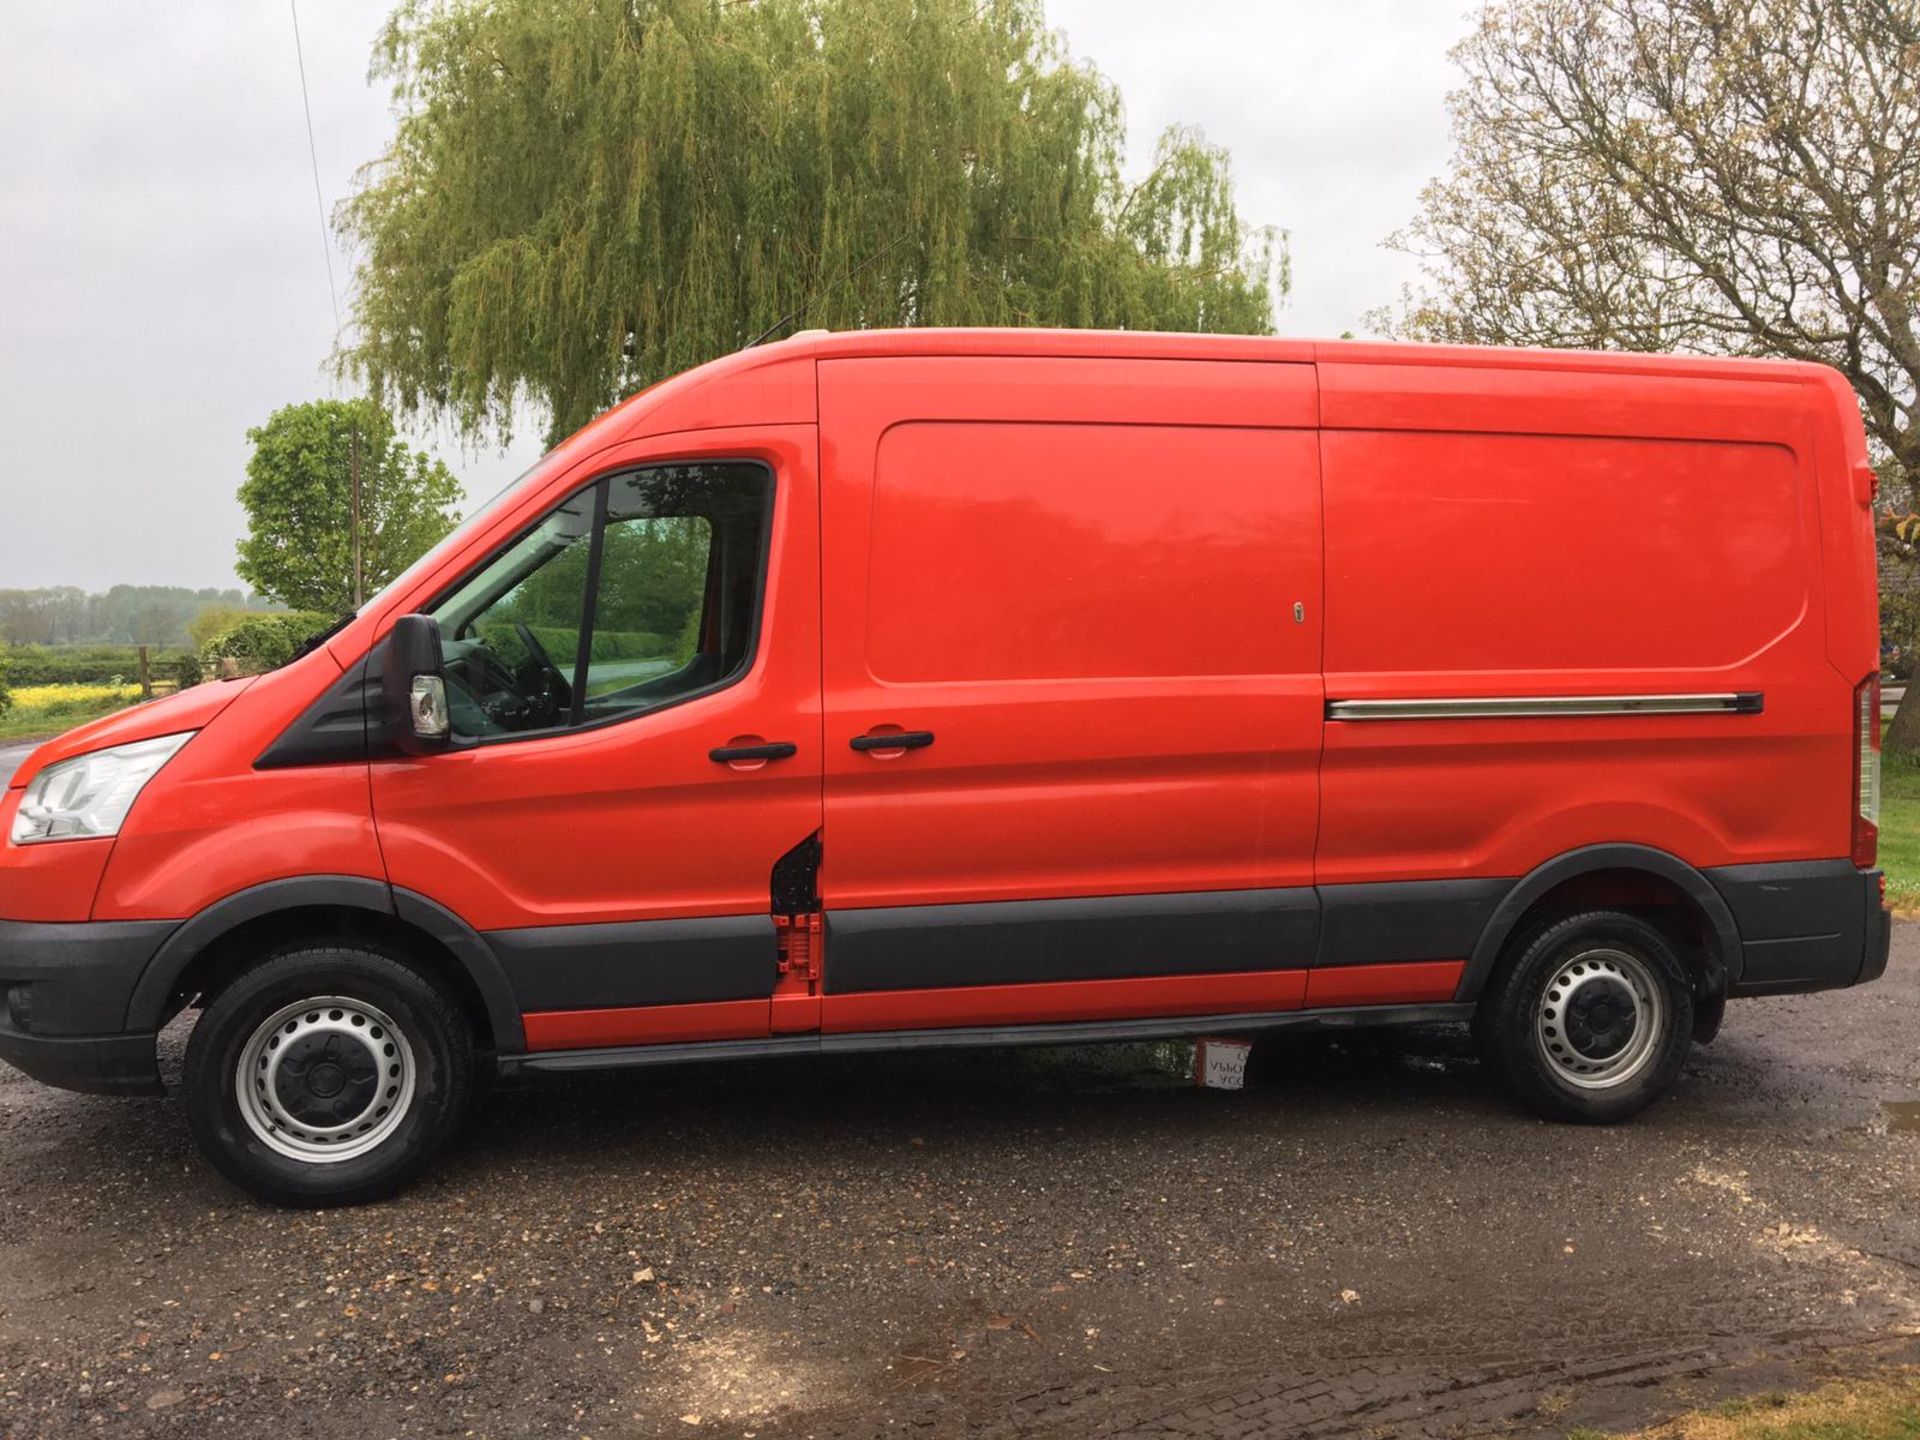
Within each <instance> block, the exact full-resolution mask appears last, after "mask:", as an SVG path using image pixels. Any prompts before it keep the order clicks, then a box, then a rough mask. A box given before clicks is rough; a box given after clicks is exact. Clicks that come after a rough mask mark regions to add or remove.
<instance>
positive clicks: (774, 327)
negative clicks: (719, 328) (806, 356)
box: [742, 231, 907, 350]
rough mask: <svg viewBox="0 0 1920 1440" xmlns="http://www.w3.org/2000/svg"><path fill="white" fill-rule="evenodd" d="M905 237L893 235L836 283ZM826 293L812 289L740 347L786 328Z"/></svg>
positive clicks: (747, 347)
mask: <svg viewBox="0 0 1920 1440" xmlns="http://www.w3.org/2000/svg"><path fill="white" fill-rule="evenodd" d="M906 238H907V236H906V232H905V231H902V232H901V233H900V234H898V235H896V236H894V237H893V239H891V240H889V241H888V242H887V243H886V244H884V245H882V246H881V247H880V248H879V249H878V250H876V251H874V252H873V253H872V254H871V255H869V256H867V258H866V259H864V260H862V261H861V262H860V263H859V264H858V265H856V266H854V267H853V268H852V269H851V270H847V271H845V272H843V273H842V274H841V276H840V279H839V281H838V282H836V283H839V284H845V283H846V282H847V281H849V280H851V279H853V277H854V276H856V275H858V274H859V273H860V272H861V271H862V270H866V269H868V268H870V267H871V266H872V265H873V264H874V263H875V262H876V261H877V260H879V259H880V257H881V256H883V255H885V254H886V253H887V252H888V251H889V250H891V249H893V248H894V246H896V245H898V244H899V243H900V242H901V241H902V240H904V239H906ZM826 293H827V287H826V286H824V285H823V286H821V287H820V288H819V289H818V290H816V291H814V292H813V293H812V294H811V295H809V296H807V298H806V299H804V300H802V301H801V302H800V303H799V305H797V306H796V307H795V308H794V309H793V310H791V311H789V312H788V313H787V314H785V315H782V316H781V317H780V318H779V319H778V320H776V321H774V322H773V324H771V325H769V326H768V327H767V328H766V329H764V330H762V331H761V332H760V333H759V334H758V335H756V336H754V337H753V339H751V340H749V341H748V342H747V343H746V345H745V346H743V347H742V348H743V349H747V350H751V349H753V347H754V346H756V345H758V344H760V343H761V342H762V341H764V340H766V339H768V338H769V337H771V336H773V335H775V334H778V333H779V332H780V331H782V330H784V329H786V328H787V326H789V325H791V324H792V323H793V322H794V321H796V320H798V319H799V318H800V317H801V316H803V315H805V314H806V313H807V311H808V310H810V309H812V308H813V303H814V301H816V300H818V299H819V298H820V297H821V296H822V295H824V294H826Z"/></svg>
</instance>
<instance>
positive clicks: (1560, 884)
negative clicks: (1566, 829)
mask: <svg viewBox="0 0 1920 1440" xmlns="http://www.w3.org/2000/svg"><path fill="white" fill-rule="evenodd" d="M1604 874H1627V875H1641V876H1646V877H1648V878H1649V879H1651V880H1653V881H1657V882H1660V883H1661V884H1663V885H1665V886H1670V887H1672V889H1673V890H1674V891H1677V892H1679V894H1680V895H1681V896H1683V897H1684V898H1685V900H1686V901H1687V902H1689V903H1690V904H1691V906H1692V907H1693V909H1694V910H1695V911H1696V912H1697V913H1698V915H1699V917H1700V920H1701V922H1702V929H1703V936H1704V940H1705V945H1704V950H1705V954H1704V956H1703V960H1704V962H1705V973H1704V974H1703V976H1702V980H1703V982H1704V994H1705V996H1706V997H1708V998H1712V999H1715V1000H1717V999H1719V998H1720V997H1724V996H1725V994H1726V992H1727V987H1728V985H1729V984H1730V983H1732V982H1733V981H1735V980H1738V979H1739V977H1740V970H1741V944H1740V930H1739V927H1738V926H1737V925H1736V924H1735V923H1734V918H1733V911H1732V910H1731V909H1729V908H1728V906H1727V902H1726V901H1725V899H1723V898H1722V897H1721V894H1720V892H1719V891H1718V890H1716V889H1715V888H1714V887H1713V883H1712V882H1711V881H1709V880H1708V879H1707V877H1706V876H1705V875H1703V874H1701V873H1700V871H1699V870H1697V869H1695V868H1694V867H1693V866H1692V865H1689V864H1688V863H1687V862H1686V861H1685V860H1682V859H1681V858H1680V857H1679V856H1677V855H1671V854H1669V853H1668V852H1666V851H1665V850H1656V849H1655V848H1653V847H1652V846H1650V845H1634V844H1606V845H1586V846H1582V847H1581V848H1580V849H1578V850H1569V851H1568V852H1566V853H1565V854H1563V855H1556V856H1555V857H1554V858H1553V859H1551V860H1548V861H1546V862H1544V863H1542V864H1540V865H1537V866H1535V867H1534V868H1533V869H1532V870H1530V871H1529V872H1528V873H1527V874H1526V875H1524V876H1523V877H1521V879H1520V880H1519V881H1517V882H1516V883H1515V884H1514V887H1513V888H1512V889H1511V890H1509V891H1508V892H1507V894H1506V896H1505V898H1504V899H1502V900H1501V902H1500V903H1499V905H1498V906H1496V907H1495V909H1494V912H1493V915H1492V917H1491V918H1489V919H1488V921H1487V923H1486V926H1485V928H1484V929H1483V930H1482V931H1481V932H1480V939H1479V940H1478V942H1476V943H1475V945H1474V948H1473V954H1472V956H1471V957H1470V958H1469V959H1468V961H1467V967H1466V969H1465V970H1464V971H1463V972H1462V974H1461V976H1460V986H1459V989H1458V990H1457V991H1456V992H1455V994H1454V998H1455V999H1456V1000H1462V1001H1477V1000H1478V999H1479V998H1480V994H1481V991H1482V990H1484V989H1485V988H1486V984H1487V981H1488V979H1489V978H1490V977H1491V976H1492V974H1493V967H1494V966H1495V965H1496V964H1497V963H1498V962H1499V959H1500V956H1501V954H1502V952H1503V951H1504V950H1505V949H1506V945H1507V942H1508V941H1509V940H1510V939H1511V938H1512V937H1513V934H1514V931H1515V930H1516V929H1518V928H1519V926H1520V924H1521V923H1522V922H1523V921H1524V920H1525V919H1526V918H1527V917H1528V915H1530V914H1531V913H1533V911H1534V910H1535V908H1536V907H1538V906H1539V905H1540V904H1541V902H1542V901H1545V900H1547V899H1548V898H1549V897H1551V896H1552V895H1553V893H1554V892H1555V891H1558V890H1562V889H1564V888H1566V887H1568V885H1569V882H1578V881H1579V880H1581V879H1582V877H1600V876H1602V875H1604Z"/></svg>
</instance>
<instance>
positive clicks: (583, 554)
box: [428, 463, 773, 739]
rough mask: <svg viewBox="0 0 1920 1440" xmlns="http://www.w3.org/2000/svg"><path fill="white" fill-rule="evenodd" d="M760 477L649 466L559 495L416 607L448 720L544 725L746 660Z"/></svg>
mask: <svg viewBox="0 0 1920 1440" xmlns="http://www.w3.org/2000/svg"><path fill="white" fill-rule="evenodd" d="M772 500H773V481H772V477H771V476H770V475H769V474H768V473H767V471H766V470H765V469H764V468H763V467H761V466H758V465H750V464H740V463H723V464H701V465H670V466H655V467H651V468H648V469H645V470H639V471H634V472H630V473H627V474H623V475H615V476H611V477H608V478H606V479H603V480H601V481H599V482H597V483H596V484H594V485H592V486H590V487H588V488H587V489H586V490H584V491H581V492H580V493H579V494H577V495H574V496H573V497H571V498H570V499H569V500H568V501H567V502H566V503H565V504H563V505H561V506H560V507H559V508H558V509H557V510H555V511H554V512H553V513H552V514H550V515H549V516H547V517H546V519H544V520H543V521H541V522H540V524H538V525H537V526H535V527H534V528H533V529H532V530H531V531H529V532H528V533H527V534H526V535H524V536H522V537H521V538H520V539H519V540H517V541H516V542H514V543H513V544H512V545H509V546H508V547H507V548H506V549H505V550H503V551H502V552H501V553H500V554H499V555H497V556H496V557H495V558H494V559H493V560H492V561H490V562H489V563H488V564H486V565H484V566H483V567H481V569H480V570H479V571H477V572H476V573H475V574H474V575H472V576H471V577H469V578H468V579H467V580H466V581H465V582H463V583H462V584H461V585H460V586H458V587H457V588H456V589H455V590H454V591H453V592H452V593H451V594H449V595H447V596H446V597H444V598H443V599H442V600H441V601H440V602H439V603H438V604H437V605H435V606H434V607H433V608H432V609H431V610H429V611H428V613H429V614H431V615H432V616H433V617H434V619H435V620H436V621H437V622H438V623H439V626H440V634H441V644H442V647H443V649H444V651H445V655H446V669H447V682H448V683H447V698H448V708H449V711H450V714H451V718H452V722H453V728H454V732H455V733H456V734H457V735H460V736H463V737H466V738H469V739H485V738H492V737H499V736H506V735H525V734H536V733H545V732H551V731H554V730H560V729H565V728H568V727H570V726H578V725H590V724H597V723H601V722H604V721H609V720H614V719H619V718H622V717H625V716H630V715H636V714H641V713H644V712H645V711H648V710H655V709H659V708H660V707H661V706H663V705H669V704H672V703H674V702H676V701H678V700H684V699H687V698H690V697H691V696H693V695H697V694H700V693H703V692H704V691H706V690H710V689H714V688H717V687H718V686H720V685H723V684H725V683H727V682H728V681H730V680H732V679H734V678H736V677H737V676H738V675H739V674H740V673H741V672H742V671H744V670H745V668H746V665H747V663H748V661H749V660H750V659H751V655H752V648H753V644H754V638H755V630H756V629H757V619H758V614H759V599H760V594H761V587H762V585H763V583H764V578H765V577H764V573H763V571H764V565H765V556H766V551H767V532H768V527H769V524H770V522H771V517H772Z"/></svg>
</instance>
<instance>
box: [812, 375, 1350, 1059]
mask: <svg viewBox="0 0 1920 1440" xmlns="http://www.w3.org/2000/svg"><path fill="white" fill-rule="evenodd" d="M1315 409H1316V402H1315V390H1314V375H1313V367H1312V366H1310V365H1304V364H1278V363H1246V362H1213V361H1167V360H1104V359H1053V358H1018V359H1014V358H998V359H989V358H959V357H911V358H902V359H890V360H877V359H875V360H868V359H847V360H828V361H824V362H823V363H822V364H821V366H820V410H821V444H822V471H823V475H822V479H823V510H822V525H823V533H822V545H823V549H822V556H823V574H824V581H823V590H822V606H823V625H824V629H823V646H824V649H823V661H824V678H825V706H826V711H827V717H826V720H827V724H826V757H825V766H826V805H825V816H826V825H825V830H824V840H825V856H824V860H823V863H822V867H821V872H820V886H821V894H822V898H823V900H824V903H825V907H826V911H827V916H826V926H827V943H826V948H825V956H826V959H825V996H826V998H825V1001H824V1004H823V1012H824V1013H823V1028H825V1029H826V1030H829V1031H833V1030H863V1029H898V1028H906V1029H911V1028H919V1027H926V1026H953V1025H991V1024H1005V1023H1018V1022H1021V1021H1035V1020H1079V1019H1107V1018H1119V1017H1124V1016H1129V1015H1166V1014H1217V1013H1230V1012H1246V1011H1264V1010H1275V1009H1288V1008H1293V1007H1295V1006H1297V1005H1298V1004H1299V1003H1300V1001H1301V999H1302V996H1303V994H1304V991H1305V987H1306V976H1307V968H1308V967H1309V966H1310V965H1311V963H1312V961H1313V957H1314V949H1315V943H1316V939H1317V932H1318V906H1317V902H1316V899H1315V896H1314V891H1313V889H1312V879H1313V877H1312V860H1313V844H1314V832H1315V825H1316V821H1317V804H1318V801H1317V779H1316V768H1317V766H1318V762H1319V753H1320V737H1321V728H1322V723H1323V720H1322V709H1323V699H1324V696H1323V691H1322V685H1321V678H1320V636H1321V603H1320V602H1321V588H1322V587H1321V534H1320V524H1321V520H1320V485H1319V468H1318V466H1319V461H1318V449H1317V438H1316V433H1315V431H1314V429H1313V425H1314V422H1315Z"/></svg>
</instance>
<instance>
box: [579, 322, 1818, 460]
mask: <svg viewBox="0 0 1920 1440" xmlns="http://www.w3.org/2000/svg"><path fill="white" fill-rule="evenodd" d="M908 355H949V356H1007V357H1014V356H1036V357H1044V356H1052V357H1063V358H1064V357H1089V358H1095V359H1103V358H1104V359H1116V360H1119V359H1142V360H1265V361H1281V362H1288V361H1290V362H1295V363H1302V364H1305V363H1311V362H1318V363H1319V364H1321V365H1323V366H1324V365H1396V366H1419V367H1426V366H1434V367H1453V368H1463V369H1464V368H1474V369H1483V370H1495V369H1498V370H1509V371H1511V370H1531V371H1535V372H1539V373H1542V374H1548V373H1559V374H1562V375H1567V374H1610V375H1644V376H1671V377H1674V378H1676V379H1679V378H1690V379H1695V380H1705V379H1715V380H1727V381H1745V382H1749V383H1751V382H1755V381H1761V382H1767V381H1771V382H1791V383H1797V384H1799V385H1802V386H1804V385H1805V384H1806V383H1807V382H1808V381H1810V380H1811V381H1813V382H1815V383H1816V384H1820V385H1823V386H1824V387H1825V388H1826V389H1827V390H1828V391H1829V392H1830V393H1831V395H1832V396H1833V398H1834V401H1835V403H1839V402H1840V401H1841V400H1845V403H1846V404H1849V405H1850V404H1851V403H1852V400H1851V391H1850V390H1849V389H1848V386H1847V382H1846V380H1845V379H1844V378H1843V377H1842V376H1841V375H1840V373H1839V372H1838V371H1836V370H1831V369H1829V368H1828V367H1826V366H1824V365H1813V364H1807V363H1804V362H1800V361H1787V360H1736V359H1727V358H1723V357H1717V356H1696V355H1649V354H1642V353H1638V352H1628V351H1604V352H1603V351H1587V350H1522V349H1509V348H1502V347H1497V346H1467V345H1413V344H1403V343H1400V342H1397V341H1374V340H1306V339H1294V338H1291V337H1287V336H1261V335H1195V334H1174V333H1163V332H1155V331H1144V330H1043V329H937V328H933V327H927V328H921V329H908V330H846V331H831V332H830V331H826V330H806V331H802V332H801V333H799V334H797V335H794V336H792V337H790V338H788V339H785V340H778V341H773V342H770V343H768V344H764V345H758V346H755V347H753V348H751V349H747V350H738V351H735V352H734V353H733V354H731V355H725V356H722V357H720V358H719V359H717V360H711V361H709V362H707V363H706V364H704V365H700V366H696V367H695V368H694V369H692V370H687V371H684V372H682V373H681V374H678V375H674V376H672V377H670V378H668V379H666V380H663V381H661V382H659V383H658V384H656V385H653V386H650V387H649V388H647V389H645V390H642V391H640V392H639V393H638V394H635V395H631V396H629V397H628V398H627V399H626V400H624V401H622V402H620V403H619V404H618V405H615V406H614V407H613V408H612V409H611V410H608V411H607V412H606V413H604V414H603V415H601V416H600V417H599V418H598V419H596V420H593V421H590V422H589V423H588V424H587V425H586V426H585V427H583V428H582V429H581V430H580V431H578V432H576V434H575V435H574V436H573V437H572V438H571V439H570V440H568V441H567V442H566V446H567V447H568V448H569V449H571V450H574V451H576V452H578V453H586V452H588V451H591V450H593V449H597V448H598V447H600V446H601V445H604V444H609V443H612V442H613V441H615V440H619V439H622V438H629V437H632V436H635V435H640V434H657V433H662V432H665V431H671V430H700V429H710V428H713V427H715V426H727V425H735V424H738V423H740V421H739V416H740V413H741V411H740V408H739V405H738V403H737V392H735V391H734V388H733V387H734V384H735V383H736V382H744V383H746V384H748V385H752V386H756V387H758V388H759V390H760V399H761V404H760V406H759V408H758V409H757V410H756V411H755V418H756V421H758V422H759V423H774V422H776V421H791V422H794V423H807V422H810V421H812V420H813V419H814V418H815V415H816V412H815V410H814V396H815V390H814V382H813V375H812V371H811V368H810V367H809V366H807V365H806V364H805V363H804V362H806V361H808V360H813V359H820V360H839V359H853V358H877V357H885V356H908ZM796 362H800V363H796Z"/></svg>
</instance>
